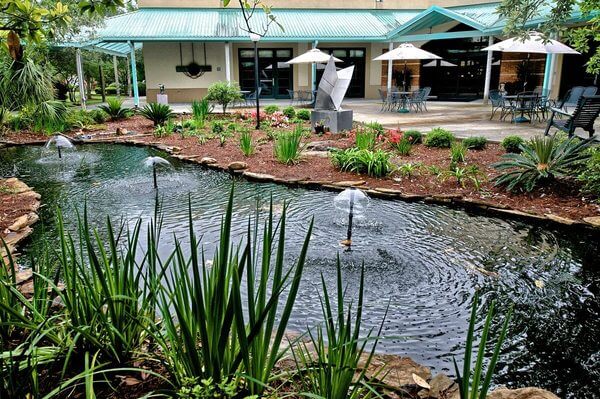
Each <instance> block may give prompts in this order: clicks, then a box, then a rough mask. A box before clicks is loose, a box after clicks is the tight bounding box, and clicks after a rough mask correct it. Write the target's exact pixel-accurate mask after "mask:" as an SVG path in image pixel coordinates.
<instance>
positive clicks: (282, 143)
mask: <svg viewBox="0 0 600 399" xmlns="http://www.w3.org/2000/svg"><path fill="white" fill-rule="evenodd" d="M303 134H304V128H303V127H302V125H301V124H297V125H296V126H295V127H294V130H293V131H291V132H283V133H280V134H279V135H277V138H276V139H275V146H274V147H273V151H274V152H275V158H277V160H278V161H279V162H281V163H283V164H286V165H289V164H293V163H296V162H297V161H298V159H299V158H300V152H301V151H302V135H303Z"/></svg>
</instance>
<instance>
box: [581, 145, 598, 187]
mask: <svg viewBox="0 0 600 399" xmlns="http://www.w3.org/2000/svg"><path fill="white" fill-rule="evenodd" d="M589 151H590V154H591V155H590V158H589V159H588V161H587V162H586V164H585V167H584V168H583V171H582V172H581V173H580V174H579V176H577V178H578V180H579V181H580V182H581V183H583V187H582V188H581V191H582V192H583V193H584V194H588V195H592V196H594V197H596V198H600V147H598V146H595V147H592V148H590V149H589Z"/></svg>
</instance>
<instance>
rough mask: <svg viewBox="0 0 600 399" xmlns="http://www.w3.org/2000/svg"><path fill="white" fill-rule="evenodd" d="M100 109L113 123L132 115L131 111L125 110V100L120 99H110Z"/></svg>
mask: <svg viewBox="0 0 600 399" xmlns="http://www.w3.org/2000/svg"><path fill="white" fill-rule="evenodd" d="M98 109H100V110H102V111H103V112H104V113H105V114H106V115H108V117H109V118H110V119H111V120H113V121H116V120H119V119H125V118H127V117H129V116H130V115H131V110H130V109H127V108H124V107H123V100H119V99H118V98H109V99H108V101H107V102H106V104H103V105H100V106H99V107H98ZM155 126H156V125H155Z"/></svg>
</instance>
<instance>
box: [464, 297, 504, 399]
mask: <svg viewBox="0 0 600 399" xmlns="http://www.w3.org/2000/svg"><path fill="white" fill-rule="evenodd" d="M478 307H479V293H478V292H476V293H475V297H474V299H473V305H472V308H471V319H470V321H469V331H468V333H467V342H466V346H465V356H464V359H463V372H462V375H461V373H460V370H459V368H458V364H457V363H456V360H455V359H453V361H454V369H455V372H456V375H457V381H456V382H457V384H458V386H459V391H460V398H461V399H485V398H486V397H487V393H488V390H489V388H490V384H491V382H492V377H493V375H494V370H495V368H496V364H497V362H498V357H499V356H500V349H501V348H502V343H503V342H504V339H505V338H506V332H507V331H508V323H509V322H510V318H511V315H512V307H511V308H510V309H509V311H508V313H507V314H506V315H505V316H504V323H502V329H501V330H500V333H499V335H498V338H497V340H496V345H495V346H494V352H493V354H492V357H491V358H490V359H489V362H488V364H487V370H486V371H485V373H484V360H485V358H486V353H485V351H486V347H487V345H488V336H489V334H490V326H491V324H492V318H493V317H494V307H495V301H492V302H491V304H490V307H489V310H488V312H487V316H486V318H485V322H484V324H483V331H482V333H481V340H480V341H479V345H478V348H479V349H478V351H477V358H476V359H475V366H474V367H473V368H471V367H472V365H471V355H472V352H473V347H474V345H473V344H475V337H474V333H475V326H476V324H477V312H478V310H479V309H478Z"/></svg>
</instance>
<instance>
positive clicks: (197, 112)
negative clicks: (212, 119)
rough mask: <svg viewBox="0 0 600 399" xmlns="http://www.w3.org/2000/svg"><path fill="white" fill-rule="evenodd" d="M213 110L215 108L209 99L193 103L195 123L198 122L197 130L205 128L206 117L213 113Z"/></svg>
mask: <svg viewBox="0 0 600 399" xmlns="http://www.w3.org/2000/svg"><path fill="white" fill-rule="evenodd" d="M212 110H213V107H212V106H211V104H210V102H209V101H208V99H207V98H203V99H202V100H200V101H198V100H194V101H192V117H193V118H194V122H196V127H197V128H199V129H202V128H204V125H205V122H206V117H207V116H208V114H210V113H211V112H212Z"/></svg>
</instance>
